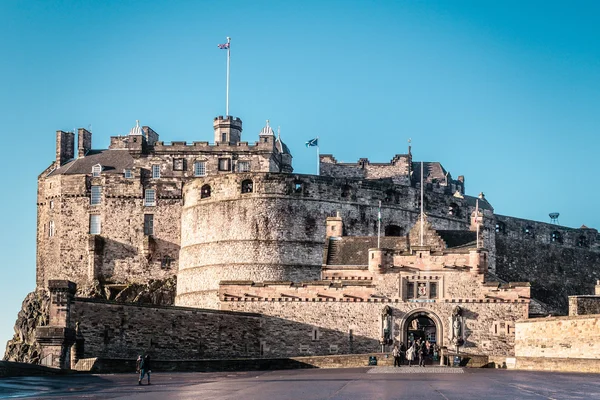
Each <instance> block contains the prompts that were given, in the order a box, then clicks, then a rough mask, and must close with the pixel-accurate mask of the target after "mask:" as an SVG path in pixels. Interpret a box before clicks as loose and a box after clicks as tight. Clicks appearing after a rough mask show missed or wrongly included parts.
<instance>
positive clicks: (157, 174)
mask: <svg viewBox="0 0 600 400" xmlns="http://www.w3.org/2000/svg"><path fill="white" fill-rule="evenodd" d="M158 178H160V165H153V166H152V179H158Z"/></svg>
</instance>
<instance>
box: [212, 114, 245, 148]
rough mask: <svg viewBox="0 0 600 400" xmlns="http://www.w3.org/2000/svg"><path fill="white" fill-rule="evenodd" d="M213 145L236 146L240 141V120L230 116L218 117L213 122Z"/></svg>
mask: <svg viewBox="0 0 600 400" xmlns="http://www.w3.org/2000/svg"><path fill="white" fill-rule="evenodd" d="M213 128H214V130H215V143H232V144H237V143H238V142H239V141H240V140H241V139H242V120H241V119H239V118H234V117H232V116H230V115H228V116H226V117H223V116H222V115H219V116H218V117H216V118H215V119H214V121H213Z"/></svg>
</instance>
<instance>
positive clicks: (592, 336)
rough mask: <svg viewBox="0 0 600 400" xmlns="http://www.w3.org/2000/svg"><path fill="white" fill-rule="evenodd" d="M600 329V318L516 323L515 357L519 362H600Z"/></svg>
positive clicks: (568, 318) (559, 318)
mask: <svg viewBox="0 0 600 400" xmlns="http://www.w3.org/2000/svg"><path fill="white" fill-rule="evenodd" d="M599 326H600V315H599V314H595V315H581V316H570V317H553V318H537V319H530V320H522V321H517V323H516V324H515V355H516V357H517V358H519V359H521V358H522V357H527V358H540V357H541V358H559V359H560V358H565V359H593V358H600V329H599ZM517 364H518V363H517Z"/></svg>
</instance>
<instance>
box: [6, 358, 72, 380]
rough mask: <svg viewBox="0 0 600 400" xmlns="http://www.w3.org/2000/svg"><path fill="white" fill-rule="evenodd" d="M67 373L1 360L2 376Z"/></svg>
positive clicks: (55, 369)
mask: <svg viewBox="0 0 600 400" xmlns="http://www.w3.org/2000/svg"><path fill="white" fill-rule="evenodd" d="M67 373H69V371H66V370H62V369H57V368H48V367H42V366H41V365H33V364H25V363H19V362H10V361H0V378H8V377H9V376H43V375H64V374H67Z"/></svg>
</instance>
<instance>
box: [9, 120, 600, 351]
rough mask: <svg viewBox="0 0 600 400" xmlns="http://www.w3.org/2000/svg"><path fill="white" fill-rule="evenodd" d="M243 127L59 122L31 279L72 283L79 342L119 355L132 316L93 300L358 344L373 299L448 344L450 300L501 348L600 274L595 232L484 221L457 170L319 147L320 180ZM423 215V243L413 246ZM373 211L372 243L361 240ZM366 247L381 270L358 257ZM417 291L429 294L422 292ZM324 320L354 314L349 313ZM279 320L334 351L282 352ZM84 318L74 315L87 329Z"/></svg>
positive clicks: (396, 319)
mask: <svg viewBox="0 0 600 400" xmlns="http://www.w3.org/2000/svg"><path fill="white" fill-rule="evenodd" d="M241 133H242V121H241V120H240V119H238V118H233V117H230V116H227V117H218V118H215V119H214V121H213V135H214V142H213V143H212V144H210V143H208V142H193V143H185V142H171V143H170V144H166V143H164V142H162V141H159V135H158V133H156V132H155V131H153V130H152V129H151V128H149V127H147V126H144V127H142V126H139V123H138V124H136V126H135V127H134V128H132V129H131V131H130V132H129V134H127V135H123V136H115V137H111V139H110V146H109V148H108V149H103V150H97V149H93V147H92V134H91V132H89V131H87V130H86V129H79V131H78V135H77V141H75V133H73V132H63V131H58V132H57V134H56V159H55V161H53V162H52V163H51V165H50V166H49V167H48V168H47V169H46V170H45V171H44V172H42V173H41V174H40V175H39V177H38V200H37V215H38V224H37V265H36V267H37V274H36V277H37V289H38V291H40V292H42V291H44V290H46V289H47V288H48V287H49V282H55V281H56V282H63V283H57V284H56V285H58V286H57V287H68V288H69V289H68V290H71V288H75V287H76V288H77V292H76V293H73V294H72V297H73V299H75V300H73V301H74V303H73V304H75V307H74V308H73V310H74V311H73V313H74V315H77V316H79V317H82V316H83V315H87V317H85V318H92V320H93V326H97V325H105V326H107V327H109V328H106V329H105V331H104V333H103V337H104V339H103V340H104V341H105V342H103V343H97V344H95V345H94V346H92V347H90V348H96V349H98V348H103V347H102V346H104V347H106V346H108V347H106V349H105V350H103V351H105V352H108V353H110V352H113V353H114V354H118V353H119V352H122V351H124V350H123V349H121V348H119V347H111V346H112V344H111V343H113V342H111V340H113V339H111V338H112V336H111V335H112V333H111V332H115V331H117V330H118V331H120V332H124V331H123V329H125V328H124V327H123V325H122V321H124V320H128V319H129V318H130V317H128V316H127V315H129V314H127V315H123V316H122V318H121V320H115V321H112V322H110V323H108V322H107V323H106V324H104V323H103V322H102V321H108V320H109V319H111V318H112V317H110V316H109V314H108V313H105V312H102V310H106V309H108V308H107V307H109V306H108V305H103V304H104V303H102V301H113V300H117V301H135V302H137V303H138V304H139V303H149V304H154V305H156V306H158V305H161V306H162V305H175V306H177V307H178V308H172V309H171V310H172V311H173V313H174V314H173V320H170V319H169V318H166V317H165V316H164V315H166V314H168V313H169V311H168V310H166V311H164V312H163V311H161V312H162V313H163V314H164V315H163V317H162V318H163V320H164V321H171V322H169V324H171V325H168V326H166V327H165V329H166V331H168V330H170V329H175V328H172V327H175V326H181V325H180V322H179V321H180V319H181V318H180V317H176V316H175V315H176V314H177V315H179V314H181V313H183V314H182V315H184V314H185V315H188V314H186V313H188V309H187V308H185V307H192V308H196V309H197V308H203V309H212V310H231V311H236V312H238V311H240V312H251V313H256V315H260V316H261V317H260V318H264V320H263V322H261V324H263V325H261V326H262V328H261V329H260V330H259V332H253V333H249V332H250V330H252V329H254V328H248V330H246V331H243V332H242V331H240V332H237V333H236V334H237V335H241V336H237V337H248V338H249V337H250V336H251V337H252V340H253V347H252V351H251V352H250V353H252V354H254V355H256V354H259V355H276V354H294V353H309V354H327V353H328V352H334V353H335V352H352V351H358V350H359V349H360V350H361V351H362V350H366V349H367V348H369V349H370V348H372V347H373V346H374V345H375V346H376V345H377V343H378V341H379V338H380V334H381V332H380V331H379V330H380V328H381V326H382V325H380V323H383V320H381V315H382V314H381V310H382V308H384V307H386V306H387V307H388V308H387V310H388V311H389V314H388V315H389V316H390V318H391V319H390V321H388V322H389V323H390V324H389V325H388V333H389V335H391V336H390V338H393V339H395V340H404V339H408V336H407V335H408V332H409V330H408V326H409V325H411V324H412V321H414V320H417V319H418V320H419V321H422V322H423V323H429V325H428V326H429V328H428V329H429V330H430V332H429V335H430V337H431V338H433V336H435V340H436V341H438V342H439V343H443V344H444V345H448V344H450V343H451V340H452V336H451V335H450V333H451V330H452V329H451V328H450V326H451V322H450V321H451V318H450V317H451V316H452V313H453V312H454V311H455V307H456V306H459V307H460V309H463V310H465V313H466V314H462V315H461V318H462V319H461V323H464V325H461V326H462V328H461V329H464V330H463V332H464V333H465V338H466V333H467V332H468V334H469V336H468V337H469V338H470V339H468V338H467V340H466V341H465V346H467V347H469V348H470V351H472V352H474V353H478V354H484V353H489V354H500V353H502V352H504V353H506V354H510V352H511V350H510V349H511V346H512V343H513V341H514V334H513V333H512V331H511V329H512V326H513V325H512V324H513V323H514V321H515V319H517V318H520V317H523V316H524V315H526V314H527V310H529V313H530V314H545V313H546V314H547V313H548V312H552V313H556V312H560V311H563V312H566V309H567V306H568V303H567V296H568V295H570V294H581V293H589V292H591V291H592V290H593V284H592V282H594V281H595V279H600V276H598V275H600V269H599V268H598V265H599V264H600V251H599V243H600V241H599V240H598V232H597V231H596V230H594V229H589V228H587V227H582V228H581V229H572V228H566V227H561V226H558V225H556V224H547V223H542V222H536V221H528V220H523V219H519V218H514V217H508V216H502V215H497V214H495V213H494V209H493V207H492V206H491V204H490V203H489V202H488V201H487V199H486V198H485V196H484V195H483V193H481V194H480V195H479V196H469V195H467V194H466V193H465V178H464V177H463V176H458V178H457V179H454V178H453V176H452V175H451V174H450V172H449V171H446V170H445V169H444V168H443V166H442V165H441V164H440V163H438V162H418V161H415V160H413V157H412V151H411V148H410V146H409V147H408V149H407V151H406V153H405V154H397V155H395V156H394V157H393V158H392V159H391V161H390V162H389V163H373V162H371V161H369V160H368V159H365V158H363V159H360V160H358V162H357V163H339V162H338V161H337V160H336V159H335V158H334V157H333V156H332V155H321V157H320V172H321V175H319V176H315V175H305V174H296V173H294V172H293V168H292V155H291V153H290V151H289V149H288V147H287V146H286V145H285V144H284V143H283V142H282V141H281V139H280V137H279V136H276V135H275V134H274V132H273V130H272V128H271V127H270V126H269V122H268V121H267V124H266V126H265V127H263V128H262V130H260V132H259V134H258V140H257V141H256V142H255V143H253V144H249V143H248V142H243V141H241V140H242V137H241ZM421 198H422V199H423V200H422V201H421ZM421 203H422V204H421ZM421 210H423V212H424V215H426V220H427V223H426V235H425V236H426V237H427V238H428V239H427V240H428V242H427V244H425V245H424V246H421V245H420V244H418V243H416V242H414V240H415V237H417V236H418V235H417V236H415V229H417V230H418V229H420V224H419V221H420V215H421ZM336 215H339V216H340V217H339V218H338V217H335V216H336ZM378 216H380V217H381V236H382V238H381V243H382V246H381V247H378V246H376V245H375V242H374V240H375V239H376V237H377V235H378V232H379V226H378ZM474 216H475V217H474ZM473 218H476V219H477V220H478V221H479V222H478V223H477V224H476V225H478V232H479V236H477V234H476V232H475V231H474V222H473ZM325 221H327V223H325ZM330 229H333V231H330ZM332 232H335V234H332ZM424 232H425V231H424ZM419 235H420V233H419ZM473 243H475V245H473ZM369 249H371V250H369ZM373 249H375V250H373ZM471 253H472V254H471ZM417 255H420V256H421V258H422V259H426V260H428V261H427V262H426V263H422V262H421V261H418V260H416V259H415V257H417ZM371 256H372V257H374V258H373V259H380V260H381V261H380V262H378V263H377V265H380V264H381V266H382V267H381V268H380V267H378V266H377V267H376V268H375V267H373V266H372V265H371V264H372V262H371V259H370V258H369V257H371ZM369 266H371V267H369ZM567 276H568V278H569V279H565V278H566V277H567ZM590 276H591V277H592V278H593V279H590V278H589V277H590ZM67 281H70V282H73V283H74V284H75V285H73V286H69V285H70V284H65V283H64V282H67ZM175 281H176V285H175ZM249 282H253V283H252V284H250V283H249ZM290 282H293V283H290ZM307 282H309V283H307ZM509 282H531V283H532V286H531V288H529V287H528V286H523V285H521V284H511V283H509ZM61 285H62V286H61ZM65 285H66V286H65ZM423 285H424V286H423ZM422 287H424V288H425V293H427V296H431V293H432V290H433V292H434V293H435V296H437V297H434V298H429V297H428V298H427V299H422V298H418V296H417V293H421V292H420V290H422V289H421V288H422ZM411 288H412V289H411ZM321 289H323V290H325V292H326V294H325V296H324V297H323V296H322V294H323V293H322V291H321ZM57 290H58V289H57ZM411 290H412V291H414V294H413V297H412V298H409V297H407V296H408V295H407V293H410V292H411ZM529 291H531V293H529ZM63 292H64V291H63ZM140 292H143V294H141V293H140ZM267 292H268V293H270V295H269V296H266V295H265V293H267ZM287 295H289V296H287ZM530 295H531V296H530ZM328 296H329V297H328ZM530 297H531V299H530ZM86 299H88V300H89V301H88V300H86ZM353 299H354V300H353ZM360 299H362V300H360ZM417 300H419V301H417ZM421 300H427V301H421ZM92 305H93V306H92ZM111 307H112V306H111ZM182 307H184V308H185V309H183V308H182ZM38 308H39V309H44V307H38ZM92 308H93V310H94V311H93V312H91V311H89V310H91V309H92ZM80 310H88V312H91V315H92V317H90V316H89V315H90V314H86V313H83V311H80ZM176 310H179V311H176ZM416 310H417V311H416ZM178 313H179V314H178ZM337 314H352V315H361V316H364V318H363V319H362V320H360V318H358V317H357V318H354V319H355V321H354V322H352V323H349V322H348V321H346V322H344V321H342V320H339V319H338V318H339V317H337V316H336V315H337ZM193 315H196V314H193ZM203 315H205V318H209V317H208V316H210V317H211V318H212V317H214V318H216V319H218V318H220V317H218V315H217V314H210V313H209V314H203ZM236 315H238V314H236ZM252 315H255V314H252ZM325 315H326V316H329V318H322V319H319V318H321V317H322V316H325ZM82 318H83V317H82ZM240 318H242V320H244V321H246V319H244V318H243V317H240ZM256 318H257V317H256V316H253V317H252V318H250V319H248V321H253V322H249V325H248V326H249V327H251V326H255V325H253V324H255V321H256ZM378 318H379V319H378ZM411 318H412V319H411ZM53 321H59V322H60V324H62V325H65V324H66V325H73V324H72V323H71V322H68V321H70V320H67V319H65V318H62V319H60V318H59V319H54V320H53ZM378 321H379V322H378ZM427 321H429V322H427ZM334 322H335V323H334ZM347 322H348V323H347ZM165 323H166V322H165ZM196 323H201V322H198V321H196ZM419 323H421V322H418V323H417V326H418V324H419ZM339 324H341V325H339ZM25 325H27V324H25ZM217 325H218V326H220V325H219V324H217ZM215 326H216V325H215ZM267 326H271V327H272V328H273V329H272V330H269V329H267V328H265V327H267ZM290 326H293V329H294V330H295V331H297V332H304V333H306V332H308V335H309V336H310V335H313V336H314V335H316V336H314V337H317V338H318V337H320V336H319V335H325V333H324V332H329V333H328V335H330V336H331V337H333V336H335V337H336V339H335V340H329V341H328V343H329V344H330V345H331V347H323V346H325V344H324V343H326V342H325V341H322V342H319V343H318V346H317V347H315V346H313V345H314V343H312V342H310V343H307V344H303V345H302V347H301V348H300V347H298V346H296V347H294V346H292V344H291V343H293V340H292V338H290V341H289V343H288V345H286V346H287V347H286V348H285V349H284V348H281V347H277V345H276V344H274V343H273V340H272V337H271V336H270V335H273V334H274V333H273V332H275V333H276V332H278V331H280V330H281V329H283V328H282V327H288V328H289V327H290ZM336 326H344V329H343V331H336V330H335V329H334V328H335V327H336ZM411 326H412V325H411ZM89 327H90V326H89V325H86V324H84V323H83V322H82V331H84V335H85V330H86V329H89ZM169 327H171V328H169ZM63 328H65V327H64V326H63ZM68 328H69V329H75V327H74V326H69V327H68ZM178 329H179V328H178ZM219 329H221V328H219ZM315 329H316V332H317V333H315ZM42 331H43V330H41V331H40V332H42ZM46 331H48V330H46ZM49 332H53V331H52V330H50V331H49ZM64 332H67V331H64ZM69 332H71V331H69ZM178 332H180V331H178ZM269 332H270V333H269ZM432 332H433V333H432ZM304 333H303V334H304ZM244 335H245V336H244ZM332 335H333V336H332ZM432 335H433V336H432ZM448 335H450V336H448ZM502 335H504V336H502ZM24 336H26V337H30V336H32V335H31V334H28V335H24ZM349 337H352V340H351V341H349V339H348V338H349ZM44 338H45V339H44ZM40 339H42V340H50V339H51V338H50V339H48V337H40ZM296 339H298V340H299V341H297V342H296V343H301V342H302V340H301V338H296ZM149 340H150V342H151V343H156V340H158V339H152V338H150V339H149ZM189 340H190V342H191V341H193V338H190V339H189ZM88 343H89V338H88ZM490 343H492V344H490ZM10 346H11V345H10V343H9V347H10ZM221 351H222V350H218V351H216V350H215V352H216V353H215V354H217V353H219V352H221ZM108 353H107V354H108ZM113 353H110V354H113ZM250 353H244V352H243V351H241V350H240V352H239V354H241V355H243V354H247V355H250ZM7 354H8V351H7ZM198 354H199V356H200V354H204V356H205V357H206V356H207V354H208V352H199V353H198ZM219 354H220V353H219ZM89 355H90V354H87V356H89ZM63 358H64V357H63Z"/></svg>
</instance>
